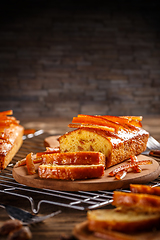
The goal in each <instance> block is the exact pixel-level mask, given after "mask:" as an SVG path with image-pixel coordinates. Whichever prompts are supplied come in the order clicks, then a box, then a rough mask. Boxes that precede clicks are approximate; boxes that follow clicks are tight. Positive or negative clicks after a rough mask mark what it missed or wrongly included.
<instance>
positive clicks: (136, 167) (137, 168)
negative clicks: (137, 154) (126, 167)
mask: <svg viewBox="0 0 160 240" xmlns="http://www.w3.org/2000/svg"><path fill="white" fill-rule="evenodd" d="M133 171H134V172H136V173H140V172H142V169H141V168H140V166H139V165H136V166H135V167H133Z"/></svg>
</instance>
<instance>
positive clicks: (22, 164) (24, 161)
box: [15, 157, 42, 167]
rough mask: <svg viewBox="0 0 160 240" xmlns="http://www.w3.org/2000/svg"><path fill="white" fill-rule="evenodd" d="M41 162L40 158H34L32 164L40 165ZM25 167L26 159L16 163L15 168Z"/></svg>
mask: <svg viewBox="0 0 160 240" xmlns="http://www.w3.org/2000/svg"><path fill="white" fill-rule="evenodd" d="M41 162H42V158H41V157H39V158H35V159H33V163H41ZM25 165H26V158H24V159H22V160H20V161H18V162H16V164H15V167H21V166H25Z"/></svg>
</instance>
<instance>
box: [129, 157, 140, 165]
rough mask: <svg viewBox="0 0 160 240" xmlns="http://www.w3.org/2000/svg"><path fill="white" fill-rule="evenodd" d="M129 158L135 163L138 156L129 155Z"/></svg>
mask: <svg viewBox="0 0 160 240" xmlns="http://www.w3.org/2000/svg"><path fill="white" fill-rule="evenodd" d="M130 159H131V163H136V162H138V161H139V160H138V158H137V156H135V155H131V156H130Z"/></svg>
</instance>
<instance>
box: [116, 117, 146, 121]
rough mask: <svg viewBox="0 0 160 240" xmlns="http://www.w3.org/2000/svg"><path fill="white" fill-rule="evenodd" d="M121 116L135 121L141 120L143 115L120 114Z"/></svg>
mask: <svg viewBox="0 0 160 240" xmlns="http://www.w3.org/2000/svg"><path fill="white" fill-rule="evenodd" d="M120 117H121V118H126V119H128V120H129V121H131V120H135V121H142V120H143V117H142V116H120Z"/></svg>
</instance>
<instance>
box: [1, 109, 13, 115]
mask: <svg viewBox="0 0 160 240" xmlns="http://www.w3.org/2000/svg"><path fill="white" fill-rule="evenodd" d="M4 115H13V111H12V110H7V111H3V112H0V116H4Z"/></svg>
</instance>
